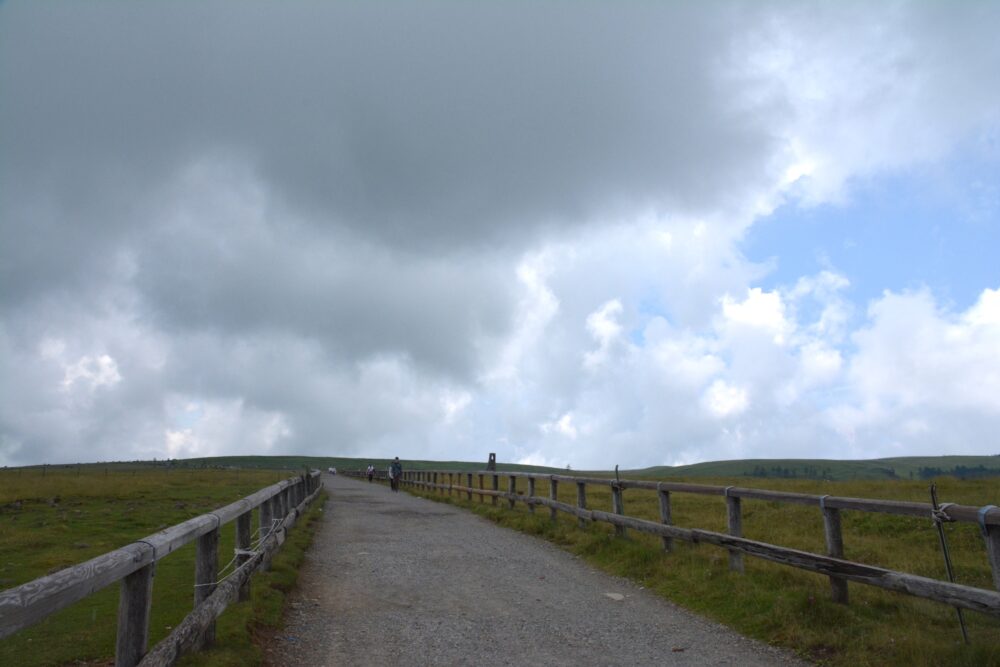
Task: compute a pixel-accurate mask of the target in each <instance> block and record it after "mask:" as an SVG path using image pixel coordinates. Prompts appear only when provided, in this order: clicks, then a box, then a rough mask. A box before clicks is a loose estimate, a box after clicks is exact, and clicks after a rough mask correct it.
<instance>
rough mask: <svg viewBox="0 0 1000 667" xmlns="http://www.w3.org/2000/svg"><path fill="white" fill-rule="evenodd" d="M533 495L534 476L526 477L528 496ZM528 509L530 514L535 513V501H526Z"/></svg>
mask: <svg viewBox="0 0 1000 667" xmlns="http://www.w3.org/2000/svg"><path fill="white" fill-rule="evenodd" d="M534 497H535V478H534V477H529V478H528V498H534ZM528 511H529V512H531V513H532V514H534V513H535V503H533V502H529V503H528Z"/></svg>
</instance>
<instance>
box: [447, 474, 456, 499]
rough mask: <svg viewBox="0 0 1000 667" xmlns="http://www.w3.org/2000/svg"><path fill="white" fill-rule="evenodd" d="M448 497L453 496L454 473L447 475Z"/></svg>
mask: <svg viewBox="0 0 1000 667" xmlns="http://www.w3.org/2000/svg"><path fill="white" fill-rule="evenodd" d="M448 495H449V496H453V495H455V473H453V472H450V473H448Z"/></svg>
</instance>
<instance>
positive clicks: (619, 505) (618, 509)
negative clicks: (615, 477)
mask: <svg viewBox="0 0 1000 667" xmlns="http://www.w3.org/2000/svg"><path fill="white" fill-rule="evenodd" d="M611 511H613V512H614V513H615V514H620V515H624V514H625V501H624V499H622V487H621V484H620V483H619V482H618V481H613V482H611ZM615 535H618V536H620V537H625V526H618V525H616V526H615Z"/></svg>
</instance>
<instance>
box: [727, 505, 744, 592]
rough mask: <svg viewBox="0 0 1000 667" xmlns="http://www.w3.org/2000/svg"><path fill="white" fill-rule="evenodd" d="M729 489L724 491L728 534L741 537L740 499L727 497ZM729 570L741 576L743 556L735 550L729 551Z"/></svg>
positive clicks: (741, 515)
mask: <svg viewBox="0 0 1000 667" xmlns="http://www.w3.org/2000/svg"><path fill="white" fill-rule="evenodd" d="M731 488H733V487H731V486H727V487H726V490H725V494H726V510H727V512H726V514H727V524H728V528H729V534H730V535H732V536H733V537H743V514H742V512H741V511H740V499H739V498H737V497H736V496H731V495H729V489H731ZM729 569H730V570H732V571H733V572H739V573H740V574H743V554H742V553H740V552H739V551H736V550H735V549H730V550H729Z"/></svg>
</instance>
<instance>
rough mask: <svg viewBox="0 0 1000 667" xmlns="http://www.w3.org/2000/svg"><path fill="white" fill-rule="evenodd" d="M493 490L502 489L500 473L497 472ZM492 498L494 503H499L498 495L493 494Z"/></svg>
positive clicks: (494, 476)
mask: <svg viewBox="0 0 1000 667" xmlns="http://www.w3.org/2000/svg"><path fill="white" fill-rule="evenodd" d="M493 490H494V491H499V490H500V475H498V474H496V473H493ZM491 499H492V500H493V504H494V505H496V504H497V497H496V496H491Z"/></svg>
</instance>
